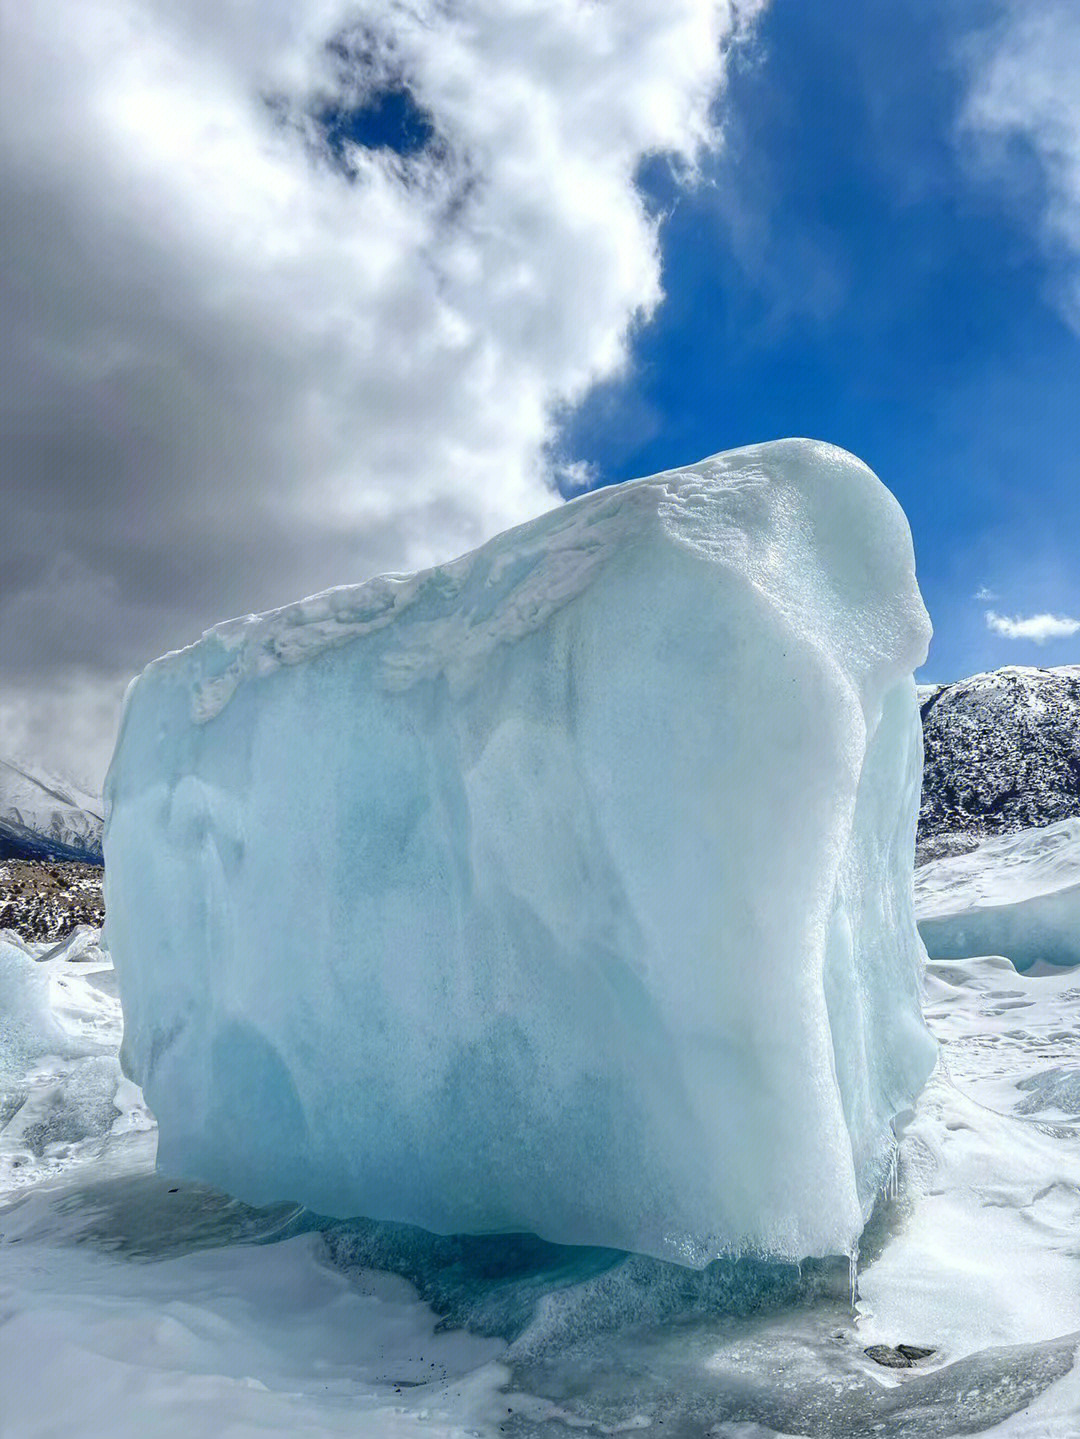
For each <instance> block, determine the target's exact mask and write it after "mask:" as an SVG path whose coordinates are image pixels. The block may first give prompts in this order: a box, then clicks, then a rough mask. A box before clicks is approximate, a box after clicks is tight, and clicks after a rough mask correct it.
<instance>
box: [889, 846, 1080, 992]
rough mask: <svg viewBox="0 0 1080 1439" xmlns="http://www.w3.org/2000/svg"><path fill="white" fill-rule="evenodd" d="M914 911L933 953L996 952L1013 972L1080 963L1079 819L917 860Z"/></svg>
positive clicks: (971, 954)
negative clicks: (926, 860) (925, 861)
mask: <svg viewBox="0 0 1080 1439" xmlns="http://www.w3.org/2000/svg"><path fill="white" fill-rule="evenodd" d="M915 910H916V913H917V915H918V918H919V930H920V932H921V934H922V937H923V940H924V942H925V944H926V948H927V950H928V951H929V953H930V955H931V957H932V958H934V959H970V958H973V957H975V956H976V955H981V954H999V955H1006V956H1007V957H1008V958H1009V959H1011V960H1012V962H1013V964H1014V965H1015V966H1016V968H1017V969H1018V970H1028V969H1031V968H1032V967H1033V966H1035V965H1039V964H1048V965H1073V964H1080V819H1066V820H1062V821H1060V822H1059V823H1058V824H1051V825H1047V826H1046V828H1045V829H1029V830H1022V831H1021V832H1020V833H1019V834H1011V835H1006V836H1004V837H1003V838H1001V839H992V840H987V841H986V843H985V844H982V845H980V846H979V847H978V849H975V850H972V851H970V852H969V853H967V854H959V855H953V856H951V857H949V858H946V859H939V860H934V861H933V862H932V863H930V864H925V865H922V866H921V867H920V868H919V869H917V870H916V871H915Z"/></svg>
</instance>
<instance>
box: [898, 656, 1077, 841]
mask: <svg viewBox="0 0 1080 1439" xmlns="http://www.w3.org/2000/svg"><path fill="white" fill-rule="evenodd" d="M919 699H920V703H921V709H922V721H923V742H924V747H925V755H926V761H925V770H924V774H923V795H922V809H921V812H920V815H919V839H918V859H919V862H920V863H921V862H925V861H927V860H931V859H936V858H939V857H940V856H942V855H946V854H957V853H962V852H963V851H964V850H968V849H973V848H974V847H975V846H976V845H977V844H980V843H981V842H982V841H983V840H985V839H990V838H994V837H996V836H999V835H1006V834H1013V833H1015V832H1016V831H1017V830H1021V829H1037V828H1041V827H1042V826H1043V825H1048V824H1054V823H1056V822H1057V821H1058V820H1063V819H1068V818H1069V817H1070V816H1073V815H1080V665H1063V666H1061V667H1059V668H1057V669H1031V668H1024V667H1021V666H1018V665H1010V666H1008V667H1007V668H1005V669H1000V670H994V671H992V672H991V673H989V674H980V675H972V676H971V677H970V678H969V679H965V680H959V681H957V683H956V684H951V685H928V686H923V687H922V688H921V689H920V692H919Z"/></svg>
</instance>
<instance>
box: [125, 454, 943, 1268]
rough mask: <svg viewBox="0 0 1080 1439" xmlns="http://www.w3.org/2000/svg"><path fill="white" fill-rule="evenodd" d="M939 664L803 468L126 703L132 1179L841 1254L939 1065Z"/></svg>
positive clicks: (671, 493)
mask: <svg viewBox="0 0 1080 1439" xmlns="http://www.w3.org/2000/svg"><path fill="white" fill-rule="evenodd" d="M928 635H929V624H928V621H927V617H926V613H925V610H924V608H923V605H922V602H921V599H920V596H919V592H918V588H917V586H916V583H915V577H914V565H913V555H912V546H911V539H910V534H909V531H908V527H907V524H906V522H905V519H904V516H903V514H902V512H901V510H900V508H899V506H898V505H897V503H896V501H895V500H894V499H893V498H892V496H891V495H890V494H889V493H888V491H887V490H886V489H885V488H884V487H883V486H882V485H881V484H880V482H879V481H878V480H877V479H876V478H875V477H874V476H873V475H872V474H871V472H870V471H869V470H867V469H866V467H865V466H863V465H862V464H861V463H859V462H858V461H857V460H855V459H853V458H852V457H851V456H850V455H847V454H845V453H843V452H842V451H839V450H836V449H834V448H832V447H829V446H826V445H821V444H817V443H813V442H810V441H801V440H800V441H795V440H791V441H784V442H780V443H776V444H770V445H762V446H757V447H753V448H750V449H746V450H740V451H734V452H731V453H728V454H724V455H718V456H715V457H713V458H712V459H709V460H706V461H703V462H702V463H701V464H698V465H693V466H690V467H689V468H687V469H684V470H675V471H670V472H667V473H665V474H662V475H658V476H654V477H652V478H649V479H644V480H638V481H635V482H632V483H628V484H625V485H621V486H618V487H615V488H611V489H607V490H602V491H598V492H596V493H593V494H590V495H587V496H583V497H582V498H581V499H579V500H576V501H574V502H573V503H571V504H568V505H565V506H562V507H560V508H558V509H556V510H554V511H552V512H551V513H549V514H546V515H543V516H541V517H540V518H539V519H537V520H535V521H532V522H531V523H529V524H526V525H523V526H521V527H519V528H518V529H516V530H513V531H510V532H508V533H507V534H504V535H501V536H499V537H498V538H496V539H494V540H492V541H491V542H490V543H489V544H487V545H485V546H484V547H483V548H481V549H479V550H477V551H476V552H475V553H473V554H471V555H468V556H466V557H464V558H463V559H460V560H457V561H455V562H454V563H452V564H449V565H444V566H441V567H438V568H436V569H433V570H430V571H427V572H425V573H423V574H419V575H416V576H412V577H396V576H390V577H385V578H381V579H377V580H373V581H371V582H370V583H368V584H365V585H360V586H356V587H352V588H344V589H338V590H332V591H329V592H328V593H326V594H324V595H320V596H316V597H315V598H313V599H310V600H305V601H303V602H302V603H300V604H297V605H294V606H290V607H288V608H286V609H283V610H279V611H276V612H274V613H272V614H269V615H265V616H262V617H254V616H252V617H249V618H247V619H242V620H237V621H234V622H232V623H230V624H226V625H223V626H220V627H219V628H217V629H215V630H213V631H211V632H210V633H208V634H207V635H206V636H204V638H203V639H202V641H200V642H199V643H198V644H196V645H194V646H192V647H191V648H189V649H187V650H183V651H180V652H178V653H176V654H172V655H168V656H166V657H164V658H163V659H161V660H158V661H156V662H155V663H154V664H152V665H151V666H150V667H149V668H148V669H147V670H146V671H145V672H144V674H143V675H142V676H141V677H140V679H139V680H138V681H137V682H136V683H135V685H134V686H133V687H132V689H131V691H130V692H129V696H128V701H127V705H126V709H125V714H124V719H123V724H122V729H121V734H120V738H119V741H118V744H117V750H116V754H115V756H114V759H113V764H112V767H111V771H110V775H109V779H108V784H107V793H106V799H107V804H108V821H107V831H106V841H105V844H106V856H107V870H106V885H107V906H108V937H109V945H110V949H111V950H112V953H113V957H114V960H115V963H116V967H117V971H118V975H119V980H120V985H121V997H122V1000H123V1004H124V1012H125V1025H126V1030H125V1040H124V1062H125V1065H126V1068H127V1070H128V1072H129V1073H130V1074H131V1076H132V1077H134V1078H136V1079H137V1080H138V1082H139V1083H140V1084H142V1085H143V1087H144V1091H145V1095H146V1099H147V1102H148V1103H149V1105H150V1106H151V1108H152V1110H153V1111H154V1113H155V1114H156V1115H157V1118H158V1121H159V1125H160V1147H159V1154H158V1160H159V1165H160V1166H161V1168H162V1169H163V1170H165V1171H166V1172H168V1173H172V1174H175V1175H178V1176H187V1177H190V1178H197V1179H201V1180H205V1181H207V1182H209V1183H212V1184H216V1185H218V1186H220V1187H222V1188H224V1189H227V1190H230V1191H231V1192H233V1193H235V1194H237V1195H238V1196H239V1197H241V1198H242V1199H245V1200H247V1201H250V1202H253V1203H264V1202H269V1201H272V1200H279V1199H286V1198H288V1199H295V1200H298V1201H301V1202H303V1203H304V1204H306V1205H308V1206H309V1207H310V1208H312V1209H314V1210H316V1211H319V1212H322V1213H324V1214H332V1215H338V1216H350V1215H367V1216H370V1217H373V1218H378V1219H389V1220H394V1221H398V1222H401V1223H405V1224H412V1225H418V1226H420V1227H422V1228H425V1229H427V1230H432V1231H436V1232H439V1233H465V1234H470V1233H472V1234H475V1233H483V1232H515V1231H520V1232H529V1233H534V1234H537V1235H539V1236H541V1237H543V1238H545V1239H548V1240H551V1241H553V1242H558V1243H571V1244H586V1245H606V1246H611V1247H615V1248H620V1249H627V1250H633V1251H637V1252H641V1253H645V1254H650V1255H653V1256H656V1257H658V1258H662V1259H674V1260H677V1261H680V1262H682V1263H686V1264H691V1265H704V1264H706V1263H708V1262H709V1261H710V1260H712V1259H714V1258H715V1257H717V1256H721V1255H723V1256H732V1255H736V1254H742V1253H753V1254H759V1255H769V1256H775V1257H785V1258H797V1257H802V1256H811V1255H826V1254H837V1253H845V1252H849V1251H850V1250H851V1248H852V1246H853V1245H854V1243H855V1241H856V1237H857V1235H858V1234H859V1232H860V1230H861V1228H862V1225H863V1223H864V1219H865V1217H866V1215H867V1213H868V1211H869V1208H870V1206H871V1204H872V1202H873V1199H874V1196H875V1193H876V1191H877V1189H878V1186H879V1185H880V1183H881V1182H882V1181H883V1179H884V1177H885V1175H886V1173H887V1170H888V1167H889V1163H890V1159H891V1154H892V1149H893V1135H892V1131H891V1125H890V1121H891V1120H892V1118H893V1116H894V1115H895V1114H896V1113H897V1111H899V1110H901V1109H904V1108H906V1107H907V1106H908V1105H909V1104H910V1102H911V1100H912V1099H913V1097H914V1096H915V1094H916V1093H917V1092H918V1090H919V1089H920V1087H921V1085H922V1084H923V1082H924V1080H925V1078H926V1076H927V1074H928V1073H929V1071H930V1069H931V1067H932V1065H933V1062H934V1052H935V1051H934V1046H933V1043H932V1041H931V1040H930V1038H929V1036H928V1034H927V1032H926V1030H925V1028H924V1027H923V1023H922V1019H921V1016H920V1012H919V983H920V978H919V976H920V969H921V961H922V959H923V951H922V947H921V944H920V942H919V939H918V935H917V932H916V928H915V920H914V914H913V909H912V901H911V876H912V853H913V843H914V828H915V815H916V806H917V802H918V793H919V779H920V769H921V744H920V736H919V724H918V712H917V709H916V703H915V690H914V685H913V682H912V678H911V674H912V670H913V669H914V667H915V666H916V665H918V664H919V663H920V662H921V661H922V659H923V657H924V655H925V652H926V645H927V640H928Z"/></svg>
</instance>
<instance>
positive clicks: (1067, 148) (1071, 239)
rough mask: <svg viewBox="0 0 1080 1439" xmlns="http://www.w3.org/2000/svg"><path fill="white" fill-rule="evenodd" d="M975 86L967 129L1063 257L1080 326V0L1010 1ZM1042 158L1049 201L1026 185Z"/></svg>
mask: <svg viewBox="0 0 1080 1439" xmlns="http://www.w3.org/2000/svg"><path fill="white" fill-rule="evenodd" d="M968 60H969V63H970V67H971V88H970V93H969V95H968V99H967V104H966V107H965V111H964V115H963V126H964V129H965V130H966V131H967V132H968V133H969V134H970V135H971V136H973V137H974V138H975V139H976V141H977V143H978V149H979V154H980V158H981V161H982V162H983V163H984V164H986V165H987V166H989V167H991V168H992V169H993V170H994V171H995V173H996V176H997V178H998V181H999V183H1000V182H1001V181H1002V180H1004V181H1005V182H1006V183H1007V182H1008V181H1009V180H1010V179H1011V180H1012V181H1013V182H1014V183H1013V190H1014V192H1015V193H1014V195H1013V199H1014V202H1016V203H1017V204H1019V205H1021V206H1027V207H1029V208H1030V207H1031V206H1033V205H1034V206H1035V207H1036V214H1035V216H1034V217H1033V218H1034V220H1035V222H1036V223H1037V224H1038V225H1039V226H1040V227H1041V229H1042V232H1043V234H1044V236H1045V238H1046V240H1047V242H1048V244H1049V245H1050V247H1051V248H1052V249H1053V250H1054V251H1056V252H1057V253H1058V254H1059V256H1061V257H1063V258H1064V263H1065V274H1064V280H1063V284H1062V292H1061V299H1062V304H1063V307H1064V309H1065V312H1066V315H1067V317H1068V318H1069V319H1070V321H1071V322H1072V323H1073V325H1074V326H1076V327H1077V328H1078V329H1080V84H1078V83H1077V77H1078V75H1080V7H1078V6H1077V5H1076V4H1075V3H1074V0H1007V3H1006V4H1005V5H1004V7H1003V9H1002V12H1001V15H1000V18H999V21H998V23H997V24H996V25H995V26H993V27H991V28H990V29H987V30H985V31H983V32H981V33H980V34H978V35H977V36H975V37H973V38H972V40H971V42H970V44H969V47H968ZM1030 155H1033V156H1034V158H1035V160H1036V162H1037V164H1038V166H1039V168H1040V170H1041V176H1042V189H1043V191H1044V194H1043V195H1042V196H1041V197H1036V196H1033V194H1032V187H1031V186H1030V183H1029V181H1028V180H1027V179H1026V178H1025V165H1024V162H1025V159H1026V158H1027V157H1028V156H1030Z"/></svg>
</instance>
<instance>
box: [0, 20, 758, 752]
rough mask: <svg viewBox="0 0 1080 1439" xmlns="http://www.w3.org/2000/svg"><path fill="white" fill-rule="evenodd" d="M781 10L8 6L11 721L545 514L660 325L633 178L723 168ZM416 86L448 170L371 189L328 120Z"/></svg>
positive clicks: (433, 158) (368, 167) (404, 164)
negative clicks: (606, 402)
mask: <svg viewBox="0 0 1080 1439" xmlns="http://www.w3.org/2000/svg"><path fill="white" fill-rule="evenodd" d="M761 4H762V0H666V3H665V4H664V5H657V4H656V3H655V0H619V3H617V4H596V3H593V0H462V3H461V4H457V5H454V6H448V5H446V4H445V3H442V0H411V3H404V0H397V3H391V0H357V3H346V0H305V3H297V0H264V3H261V4H259V5H250V6H244V5H235V4H232V3H221V0H169V3H165V0H85V3H81V4H79V5H75V6H72V5H70V4H66V3H63V0H37V3H35V4H32V5H16V6H10V7H8V10H7V12H6V13H5V21H4V31H5V33H4V50H5V59H4V70H5V81H4V85H3V87H2V95H0V105H2V114H0V134H2V141H0V143H2V146H3V155H2V156H0V166H2V168H0V183H2V185H3V188H4V191H5V195H6V210H5V224H4V246H5V254H4V256H3V262H4V267H5V273H6V274H7V275H8V276H9V279H10V282H11V283H10V284H9V285H8V286H7V287H6V288H5V290H4V292H3V299H2V300H0V324H2V326H3V329H4V332H5V336H6V347H7V349H8V352H9V363H8V366H7V371H6V379H5V386H4V387H3V392H2V394H0V425H2V430H3V438H4V449H3V453H2V455H0V464H2V465H3V466H4V470H5V486H6V508H5V526H4V531H5V533H4V535H3V536H2V537H0V602H2V604H3V605H4V606H5V607H6V608H8V609H9V611H10V612H11V613H16V612H17V613H18V614H19V615H20V616H21V617H22V618H21V620H20V624H21V629H20V632H19V634H18V635H17V636H15V637H14V638H12V636H11V635H10V633H7V635H6V637H5V643H4V646H3V648H2V649H0V666H2V667H3V671H4V674H5V676H6V681H7V690H8V693H18V694H20V695H24V696H27V697H28V698H27V699H26V701H25V703H26V704H27V705H31V706H32V703H33V700H32V696H33V695H34V694H39V695H40V696H41V697H42V698H41V704H42V706H44V709H45V710H47V711H48V713H49V714H50V715H51V714H53V713H54V711H55V710H56V706H57V704H58V703H60V701H61V700H62V699H63V697H64V696H65V695H66V694H67V693H68V692H69V689H70V685H71V683H73V681H72V680H71V676H72V675H73V674H75V673H78V674H83V673H84V672H86V673H89V674H91V675H97V676H98V678H99V679H100V681H101V683H102V684H106V685H111V686H113V688H115V685H116V682H117V677H118V676H120V675H121V674H123V673H124V672H126V671H127V670H129V669H131V668H134V667H135V666H137V665H138V664H140V663H141V662H142V661H144V660H145V659H147V658H149V657H150V656H151V655H152V654H154V653H156V652H157V651H158V650H160V649H161V648H163V647H168V646H172V645H175V644H177V643H181V642H183V641H186V640H188V639H190V638H192V637H193V636H194V635H196V634H197V633H198V632H199V630H200V629H201V628H202V627H203V626H204V625H205V624H207V623H210V622H212V621H213V620H215V619H218V618H222V617H224V616H225V615H227V614H230V613H235V612H236V611H237V610H245V609H250V608H261V607H265V606H267V605H270V604H274V603H279V602H283V601H286V600H289V599H291V598H294V597H296V596H297V595H299V594H301V593H303V592H307V591H310V590H312V589H316V588H320V587H322V586H325V585H328V584H331V583H340V582H343V581H348V580H354V579H360V578H362V577H364V576H365V575H366V574H369V573H372V572H373V571H377V570H379V569H385V568H393V569H400V568H405V567H413V566H416V565H421V564H425V563H429V562H431V561H433V560H435V559H438V558H442V557H446V556H448V555H450V554H453V553H456V552H459V551H461V550H462V549H464V548H467V547H468V546H471V545H473V544H475V543H477V542H478V541H480V540H481V539H482V538H484V537H485V536H487V535H488V534H490V533H492V532H493V531H495V530H496V529H499V528H501V527H503V526H505V525H508V524H510V523H513V522H515V521H517V520H520V519H522V518H524V517H526V516H528V515H530V514H533V513H535V512H537V511H539V510H541V509H543V508H545V507H548V506H550V505H551V504H553V503H555V502H556V496H555V491H554V489H553V483H554V480H555V478H556V472H555V468H554V465H555V462H554V460H553V459H552V458H551V457H552V456H554V455H556V454H558V453H559V449H558V446H557V444H555V443H553V442H554V441H555V439H556V416H558V415H559V414H562V413H565V411H566V407H567V406H572V405H573V404H574V403H575V402H576V401H578V400H580V399H581V397H582V396H583V395H584V394H585V393H586V391H587V390H588V388H589V387H590V386H591V385H593V384H594V383H596V382H597V381H598V380H602V379H605V378H609V377H612V376H614V375H616V374H617V373H618V372H619V371H620V369H621V368H622V367H623V366H625V364H626V362H627V356H628V347H629V344H630V339H631V337H632V334H633V330H634V327H635V326H636V325H638V324H640V323H642V322H644V321H646V320H647V319H648V318H649V316H650V315H651V314H652V312H653V311H654V309H655V307H656V305H657V303H658V301H659V299H660V296H661V266H660V243H659V234H658V229H657V224H656V222H655V221H654V220H652V219H651V218H650V217H649V216H648V214H647V213H646V210H645V208H644V206H643V204H642V200H641V197H640V195H639V193H638V191H637V189H636V187H635V183H634V176H635V172H636V169H637V167H638V165H639V163H640V162H641V161H642V159H643V158H644V157H646V156H648V155H651V154H654V153H657V152H668V153H670V154H671V155H672V156H673V157H674V158H675V161H676V163H677V164H678V165H681V166H682V167H684V169H686V170H687V171H689V170H691V169H692V167H693V166H694V164H695V162H696V161H697V159H698V157H699V156H700V154H701V152H702V149H703V147H708V146H709V145H711V144H713V143H714V142H715V140H716V133H715V129H714V122H713V117H712V110H711V107H712V105H713V103H714V101H715V99H716V97H717V94H718V93H719V91H720V89H721V87H722V82H723V75H724V67H725V63H726V58H725V57H726V50H727V48H728V47H730V45H731V43H733V41H734V40H736V39H737V38H738V37H740V36H741V35H744V34H745V33H746V32H747V29H748V27H749V25H750V23H751V21H752V20H753V18H754V16H755V15H756V13H757V12H758V11H759V10H760V8H761ZM331 40H337V41H339V42H341V43H340V44H338V45H337V46H336V48H331V47H330V45H329V43H328V42H330V41H331ZM346 56H351V57H352V58H351V60H350V59H344V58H343V57H346ZM394 84H404V85H406V86H407V87H408V89H409V90H410V92H411V94H412V95H413V97H414V98H415V101H416V103H417V104H418V105H419V106H420V107H421V108H422V109H423V110H424V112H426V114H427V115H428V116H429V117H430V120H431V123H432V125H433V126H434V130H435V133H436V135H437V137H438V143H437V145H435V146H433V147H432V148H431V150H430V151H424V152H421V153H420V154H418V155H415V156H412V157H410V158H407V159H403V158H402V157H400V156H395V155H392V154H389V153H387V152H373V151H370V150H369V151H363V152H357V153H355V154H354V155H353V156H352V157H351V163H352V166H353V170H354V177H353V178H352V179H351V180H350V179H349V178H348V177H347V176H346V175H344V174H342V172H341V167H340V166H339V165H335V164H334V163H333V157H332V156H331V154H330V151H329V148H328V146H327V144H326V142H325V136H321V135H320V132H319V129H318V126H317V125H316V124H315V123H314V122H313V120H312V118H311V117H312V115H313V114H314V113H315V112H317V110H318V108H319V107H320V106H325V105H327V104H330V105H338V106H348V105H350V104H352V105H356V104H358V103H361V102H362V101H363V98H364V96H365V94H369V93H371V92H373V91H378V90H379V89H380V88H381V87H382V88H385V87H386V86H387V85H394ZM268 97H270V98H272V100H273V105H270V104H268V103H267V98H268ZM11 355H14V363H12V361H11V358H10V357H11ZM564 458H565V460H566V462H567V463H568V464H569V466H570V468H569V470H568V471H567V473H570V474H574V473H578V471H575V469H574V460H573V457H572V456H570V457H564ZM687 458H694V457H687V456H682V455H680V456H672V460H673V462H674V461H677V460H685V459H687ZM580 473H582V474H584V473H585V472H584V471H583V470H582V471H580ZM58 552H59V553H62V554H63V555H64V556H66V557H67V558H66V560H65V564H66V565H67V569H66V571H65V579H64V583H62V584H60V585H59V586H58V587H57V588H56V589H55V590H54V589H53V588H52V587H50V585H49V583H48V579H49V574H50V572H51V569H52V567H53V566H54V563H55V555H56V554H57V553H58ZM75 593H78V594H79V595H81V596H82V597H83V600H82V603H81V607H80V612H79V614H78V616H77V624H76V629H77V631H78V633H79V635H80V637H81V639H82V640H83V641H84V642H85V648H84V649H83V650H82V651H81V652H80V653H79V654H78V655H74V656H73V655H72V654H71V653H68V652H63V653H61V651H65V649H66V650H70V648H71V647H70V645H66V646H65V644H61V645H60V646H59V649H57V650H56V651H55V652H54V643H55V642H56V640H57V637H58V636H62V635H63V633H64V629H65V621H66V619H67V618H68V614H69V610H68V608H67V607H68V606H69V605H70V601H71V596H72V595H73V594H75ZM95 596H97V597H98V598H97V599H95ZM8 631H10V626H9V627H8ZM8 641H10V644H9V643H8ZM73 667H74V668H73ZM80 683H81V681H80ZM27 713H29V712H27ZM24 718H25V715H24ZM13 723H14V721H13ZM26 724H27V725H28V726H29V728H30V729H31V730H32V728H33V719H32V714H31V715H30V718H29V719H26ZM45 758H46V759H48V758H49V756H47V755H46V756H45Z"/></svg>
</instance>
